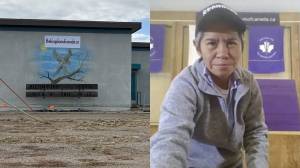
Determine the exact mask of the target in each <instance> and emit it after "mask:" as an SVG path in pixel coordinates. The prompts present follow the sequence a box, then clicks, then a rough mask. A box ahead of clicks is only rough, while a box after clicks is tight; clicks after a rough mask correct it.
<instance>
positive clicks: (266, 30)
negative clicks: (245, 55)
mask: <svg viewBox="0 0 300 168" xmlns="http://www.w3.org/2000/svg"><path fill="white" fill-rule="evenodd" d="M248 67H249V70H250V71H251V72H253V73H278V72H284V57H283V28H282V27H281V26H250V28H249V66H248Z"/></svg>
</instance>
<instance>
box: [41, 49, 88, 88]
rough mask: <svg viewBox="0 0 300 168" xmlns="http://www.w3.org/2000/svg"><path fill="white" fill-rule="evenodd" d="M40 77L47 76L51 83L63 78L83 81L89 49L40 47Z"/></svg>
mask: <svg viewBox="0 0 300 168" xmlns="http://www.w3.org/2000/svg"><path fill="white" fill-rule="evenodd" d="M38 55H39V63H40V64H39V65H40V70H39V77H40V78H47V79H49V81H50V82H51V84H57V83H59V82H61V81H62V80H65V79H68V80H74V81H83V78H84V76H85V74H86V72H87V67H86V65H85V64H86V61H87V58H88V54H87V51H86V50H84V49H80V48H78V49H77V48H75V49H74V48H45V47H43V46H41V47H40V53H39V54H38Z"/></svg>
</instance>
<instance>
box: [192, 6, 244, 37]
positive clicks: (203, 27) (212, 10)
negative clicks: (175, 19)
mask: <svg viewBox="0 0 300 168" xmlns="http://www.w3.org/2000/svg"><path fill="white" fill-rule="evenodd" d="M214 24H216V25H219V24H222V25H223V24H224V25H227V26H230V28H231V29H233V30H236V31H237V32H238V33H244V32H245V30H246V24H245V22H244V21H243V20H242V19H241V18H240V17H239V16H238V14H237V13H236V12H235V11H234V10H232V9H231V8H229V7H227V6H226V5H224V4H222V3H216V4H212V5H210V6H208V7H206V8H205V9H203V10H202V11H200V12H198V13H197V17H196V31H195V35H197V33H198V32H205V31H208V30H209V27H210V26H212V25H214Z"/></svg>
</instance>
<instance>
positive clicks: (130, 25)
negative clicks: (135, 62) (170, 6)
mask: <svg viewBox="0 0 300 168" xmlns="http://www.w3.org/2000/svg"><path fill="white" fill-rule="evenodd" d="M0 26H21V27H48V28H49V27H53V28H83V29H88V28H94V29H130V31H131V33H134V32H136V31H138V30H139V29H141V22H112V21H82V20H50V19H49V20H48V19H11V18H0Z"/></svg>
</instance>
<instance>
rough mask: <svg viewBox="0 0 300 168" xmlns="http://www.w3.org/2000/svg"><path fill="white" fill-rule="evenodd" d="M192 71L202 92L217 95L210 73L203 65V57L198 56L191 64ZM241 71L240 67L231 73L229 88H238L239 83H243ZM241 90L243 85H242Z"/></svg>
mask: <svg viewBox="0 0 300 168" xmlns="http://www.w3.org/2000/svg"><path fill="white" fill-rule="evenodd" d="M192 69H193V71H192V72H193V73H194V75H195V76H196V77H197V78H198V79H199V80H198V87H199V89H200V90H202V91H203V92H206V93H207V94H211V95H216V96H218V95H219V94H218V93H217V92H216V90H215V89H214V82H213V80H212V78H211V75H210V74H209V71H208V70H207V67H206V66H205V64H204V62H203V59H202V58H199V59H198V60H197V61H195V63H194V64H193V65H192ZM241 74H242V72H241V69H240V68H237V69H236V70H235V71H234V72H233V75H232V78H231V80H232V81H231V83H232V84H233V85H232V87H231V88H238V87H239V86H240V85H241V84H242V85H244V84H243V79H242V75H241ZM242 88H243V90H244V89H246V90H247V88H248V87H246V88H245V86H242Z"/></svg>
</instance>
